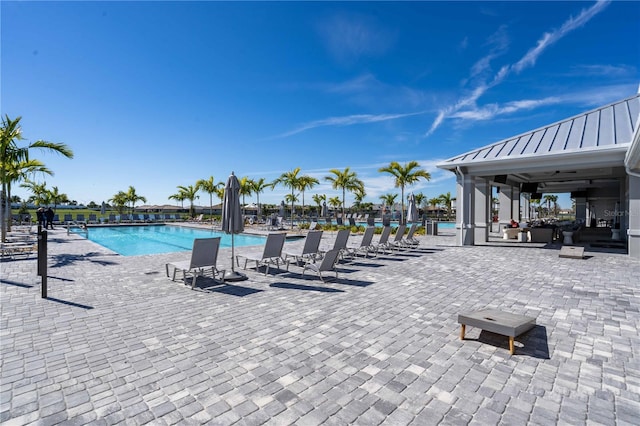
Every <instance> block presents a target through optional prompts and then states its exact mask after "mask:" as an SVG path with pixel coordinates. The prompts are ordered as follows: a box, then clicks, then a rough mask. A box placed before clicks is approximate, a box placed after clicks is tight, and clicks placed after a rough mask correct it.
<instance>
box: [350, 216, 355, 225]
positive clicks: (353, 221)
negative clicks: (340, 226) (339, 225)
mask: <svg viewBox="0 0 640 426" xmlns="http://www.w3.org/2000/svg"><path fill="white" fill-rule="evenodd" d="M349 226H356V220H355V219H354V218H353V216H352V217H350V218H349Z"/></svg>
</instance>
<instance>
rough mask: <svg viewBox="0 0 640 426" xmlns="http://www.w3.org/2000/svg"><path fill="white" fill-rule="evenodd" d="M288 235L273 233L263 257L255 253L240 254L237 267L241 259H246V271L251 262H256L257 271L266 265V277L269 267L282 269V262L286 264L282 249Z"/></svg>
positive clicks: (237, 256) (268, 238)
mask: <svg viewBox="0 0 640 426" xmlns="http://www.w3.org/2000/svg"><path fill="white" fill-rule="evenodd" d="M285 238H286V234H284V233H277V234H276V233H272V234H269V235H268V236H267V241H266V242H265V244H264V250H263V251H262V255H256V254H255V253H248V254H238V255H236V265H238V266H240V258H241V257H244V259H245V260H244V269H247V263H248V262H249V261H252V262H256V271H257V270H258V268H259V267H260V265H265V266H266V270H265V272H264V274H265V275H267V274H268V273H269V265H271V264H274V263H275V265H276V267H277V268H280V261H282V263H283V264H285V263H286V262H285V261H284V260H283V259H282V248H283V247H284V240H285Z"/></svg>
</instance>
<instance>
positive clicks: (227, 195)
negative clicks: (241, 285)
mask: <svg viewBox="0 0 640 426" xmlns="http://www.w3.org/2000/svg"><path fill="white" fill-rule="evenodd" d="M222 230H223V231H224V232H225V233H227V234H231V273H230V274H229V275H227V276H225V278H224V279H225V281H240V280H246V279H247V276H246V275H244V274H241V273H239V272H236V270H235V251H234V250H235V248H234V240H233V236H234V234H237V233H240V232H242V231H244V220H243V219H242V211H241V209H240V182H238V178H237V177H236V176H235V174H234V173H233V172H231V176H229V179H227V184H226V185H225V187H224V200H223V202H222Z"/></svg>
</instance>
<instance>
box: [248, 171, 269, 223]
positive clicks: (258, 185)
mask: <svg viewBox="0 0 640 426" xmlns="http://www.w3.org/2000/svg"><path fill="white" fill-rule="evenodd" d="M252 186H253V187H252V188H251V190H252V192H253V193H254V194H256V201H257V204H258V216H261V215H262V206H261V205H260V193H261V192H264V190H265V189H267V188H269V187H270V186H271V184H270V183H268V182H265V180H264V178H260V179H254V180H252Z"/></svg>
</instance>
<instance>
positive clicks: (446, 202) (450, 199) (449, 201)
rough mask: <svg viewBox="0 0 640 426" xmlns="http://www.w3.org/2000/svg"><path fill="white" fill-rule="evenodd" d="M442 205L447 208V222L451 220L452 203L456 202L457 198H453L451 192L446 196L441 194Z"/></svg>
mask: <svg viewBox="0 0 640 426" xmlns="http://www.w3.org/2000/svg"><path fill="white" fill-rule="evenodd" d="M439 198H440V203H441V204H444V205H445V207H446V208H447V220H451V210H452V207H451V206H452V203H453V200H455V199H456V198H455V197H451V192H447V193H446V194H440V197H439Z"/></svg>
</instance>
